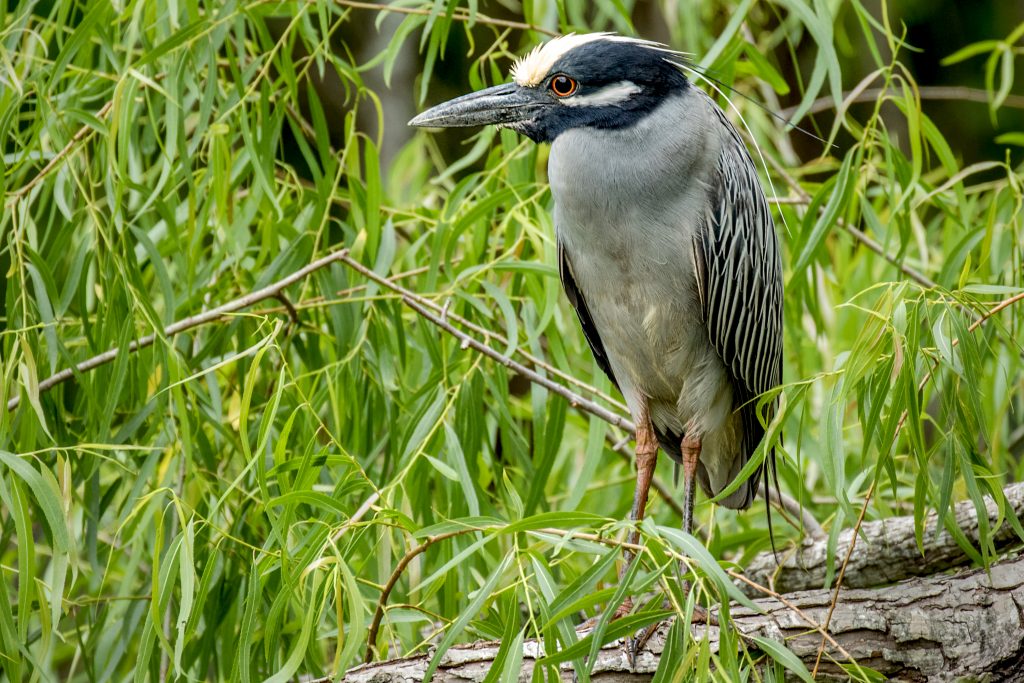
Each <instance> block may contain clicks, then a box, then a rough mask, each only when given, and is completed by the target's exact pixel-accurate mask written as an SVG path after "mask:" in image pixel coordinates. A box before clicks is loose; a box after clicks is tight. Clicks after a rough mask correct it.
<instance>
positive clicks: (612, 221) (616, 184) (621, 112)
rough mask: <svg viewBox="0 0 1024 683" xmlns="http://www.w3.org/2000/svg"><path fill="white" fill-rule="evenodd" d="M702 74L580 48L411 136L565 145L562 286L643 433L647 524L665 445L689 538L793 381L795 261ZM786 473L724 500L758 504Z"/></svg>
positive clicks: (653, 59) (517, 69)
mask: <svg viewBox="0 0 1024 683" xmlns="http://www.w3.org/2000/svg"><path fill="white" fill-rule="evenodd" d="M688 72H689V73H696V72H694V71H692V70H691V69H690V68H689V67H688V66H687V65H686V64H685V63H684V61H683V60H682V55H681V54H680V53H677V52H673V51H671V50H669V49H668V48H666V47H665V46H663V45H661V44H658V43H653V42H650V41H645V40H639V39H635V38H626V37H622V36H618V35H613V34H608V33H593V34H586V35H567V36H563V37H559V38H554V39H552V40H550V41H548V42H546V43H544V44H542V45H540V46H539V47H537V48H536V49H534V50H533V51H532V52H530V53H529V54H528V55H526V56H525V57H523V58H522V59H520V60H519V61H518V62H517V63H516V64H515V66H514V67H513V69H512V79H513V82H512V83H508V84H506V85H499V86H495V87H492V88H487V89H485V90H481V91H478V92H474V93H471V94H468V95H464V96H462V97H458V98H456V99H454V100H451V101H449V102H446V103H444V104H440V105H438V106H436V107H433V108H431V109H428V110H427V111H425V112H423V113H422V114H420V115H419V116H417V117H416V118H414V119H412V121H410V122H409V123H410V125H412V126H420V127H439V128H442V127H443V128H448V127H459V126H480V125H489V124H496V125H498V126H501V127H508V128H511V129H512V130H515V131H517V132H519V133H521V134H523V135H526V136H527V137H529V138H531V139H532V140H534V141H535V142H545V143H550V144H551V153H550V156H549V159H548V180H549V182H550V185H551V194H552V196H553V198H554V207H555V208H554V218H555V229H556V236H557V243H558V267H559V273H560V274H561V280H562V285H563V287H564V289H565V293H566V295H567V297H568V299H569V302H570V303H571V304H572V306H573V308H575V309H576V313H577V315H578V317H579V320H580V324H581V325H582V327H583V332H584V334H585V336H586V338H587V341H588V342H589V343H590V348H591V350H592V351H593V353H594V357H595V358H596V359H597V362H598V365H599V366H600V367H601V369H602V370H604V372H605V373H607V375H608V376H609V377H610V378H611V380H612V382H614V383H615V385H616V386H617V387H618V388H619V390H620V391H621V392H622V395H623V397H624V398H625V399H626V402H627V404H628V405H629V409H630V412H631V413H632V416H633V419H634V421H635V423H636V464H637V482H636V493H635V496H634V500H633V508H632V514H631V516H632V518H633V519H634V520H640V519H641V518H642V517H643V514H644V508H645V506H646V503H647V493H648V488H649V487H650V484H651V478H652V476H653V473H654V466H655V461H656V458H657V451H658V446H659V444H660V446H661V448H663V449H664V450H665V452H666V453H668V455H669V456H670V457H671V458H672V459H674V460H675V461H676V462H678V463H681V464H682V470H683V482H684V489H683V490H684V505H683V510H684V517H683V528H684V529H685V530H686V531H687V532H688V533H690V532H692V530H693V503H694V482H699V483H700V486H701V488H702V489H703V490H704V492H705V493H706V494H707V495H708V496H714V495H717V494H718V493H719V492H720V491H722V490H723V489H724V488H725V487H726V486H727V485H728V484H729V483H730V482H731V481H732V480H733V479H734V478H735V477H736V475H737V474H739V472H740V470H741V469H742V468H743V466H744V465H745V464H746V463H747V462H748V460H749V459H750V458H751V456H752V455H753V454H754V451H755V449H756V448H757V446H758V444H759V443H760V441H761V440H762V438H763V437H764V433H765V430H764V427H763V426H762V422H761V421H760V420H759V419H758V416H757V397H758V396H759V395H760V394H762V393H764V392H766V391H768V390H770V389H772V388H773V387H776V386H777V385H778V384H779V383H780V381H781V376H782V264H781V261H780V257H779V244H778V238H777V236H776V234H775V228H774V225H773V222H772V217H771V213H770V211H769V209H768V203H767V201H766V200H765V195H764V192H763V190H762V188H761V185H760V182H759V180H758V177H757V173H756V171H755V168H754V164H753V162H752V161H751V159H750V156H749V154H748V153H747V150H746V147H745V146H744V144H743V141H742V139H741V138H740V136H739V134H738V133H737V131H736V129H735V128H734V127H733V125H732V123H731V122H730V121H729V119H728V118H727V117H726V116H725V114H724V113H723V112H722V110H721V109H720V108H719V107H718V105H716V104H715V102H714V101H713V100H712V99H711V98H710V97H709V96H708V95H707V94H705V93H704V92H703V91H702V90H701V89H699V88H697V87H695V86H694V85H693V83H691V81H690V79H689V78H688V77H687V75H686V73H688ZM774 411H775V406H774V404H772V405H769V406H768V415H767V417H768V418H769V419H770V418H771V417H772V414H773V413H774ZM772 463H773V459H772V457H771V456H770V455H769V456H768V457H766V458H765V464H764V465H763V466H762V468H759V469H758V470H757V471H755V472H753V474H752V475H751V476H750V477H749V478H748V479H747V480H746V481H745V482H743V483H742V484H740V486H739V488H737V489H736V490H735V491H734V492H733V493H731V494H729V495H727V496H725V497H724V498H723V499H722V500H721V501H720V502H721V504H722V505H725V506H726V507H730V508H735V509H744V508H747V507H749V506H750V504H751V502H752V500H753V498H754V495H755V494H756V492H757V487H758V484H759V482H760V481H761V478H762V472H761V470H762V469H766V468H770V467H771V466H772ZM764 481H765V488H766V489H767V485H768V477H765V480H764ZM766 493H767V491H766ZM765 497H766V498H767V495H766V496H765Z"/></svg>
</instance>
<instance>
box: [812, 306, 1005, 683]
mask: <svg viewBox="0 0 1024 683" xmlns="http://www.w3.org/2000/svg"><path fill="white" fill-rule="evenodd" d="M1022 300H1024V292H1020V293H1018V294H1015V295H1013V296H1011V297H1008V298H1006V299H1003V300H1002V301H1000V302H999V303H998V304H996V305H995V306H993V307H992V308H990V309H989V310H987V311H985V313H983V314H982V315H981V316H980V317H979V318H978V319H977V320H975V321H974V322H973V323H971V324H970V326H968V328H967V333H968V334H971V333H973V332H974V331H975V330H977V329H978V328H979V327H981V326H982V325H983V324H984V323H985V322H986V321H987V320H989V319H991V318H992V317H993V316H994V315H996V314H998V313H999V312H1000V311H1002V310H1004V309H1006V308H1009V307H1010V306H1012V305H1013V304H1015V303H1017V302H1018V301H1022ZM959 344H960V337H957V338H956V339H954V340H953V343H952V344H951V345H950V346H951V347H956V346H958V345H959ZM937 367H938V360H935V362H934V363H933V364H932V367H931V369H929V370H928V372H926V373H925V375H924V377H922V378H921V381H920V382H919V383H918V385H917V390H918V391H919V392H920V391H923V390H924V388H925V386H927V384H928V380H930V379H931V377H932V375H933V374H934V372H935V369H936V368H937ZM908 416H909V412H908V410H907V409H906V408H904V409H903V412H902V413H901V414H900V419H899V422H898V423H897V424H896V429H895V430H894V432H893V442H894V443H895V441H896V439H897V438H899V435H900V433H901V432H902V431H903V426H904V425H905V424H906V423H907V417H908ZM876 481H877V480H875V481H872V482H871V486H870V487H868V491H867V494H866V495H865V496H864V505H862V506H861V509H860V515H858V517H857V524H856V526H854V530H853V536H852V537H851V538H850V547H849V548H847V550H846V557H845V558H844V559H843V565H842V567H841V568H840V570H839V576H837V577H836V587H835V592H834V593H833V595H832V602H831V604H830V605H829V608H828V615H827V616H826V617H825V629H826V630H827V629H828V626H829V623H830V622H831V620H832V612H833V611H835V608H836V603H837V602H838V601H839V589H840V588H841V587H842V585H843V575H844V574H845V573H846V566H847V565H848V564H849V562H850V556H851V555H853V549H854V548H855V547H856V546H857V538H858V535H859V533H860V527H861V524H863V523H864V514H865V512H867V509H868V503H870V502H871V495H872V494H873V493H874V491H875V483H876ZM824 650H825V640H824V639H822V641H821V645H820V646H819V648H818V656H817V658H816V659H815V662H814V671H813V672H812V675H813V676H817V674H818V666H819V665H820V663H821V655H822V653H823V652H824Z"/></svg>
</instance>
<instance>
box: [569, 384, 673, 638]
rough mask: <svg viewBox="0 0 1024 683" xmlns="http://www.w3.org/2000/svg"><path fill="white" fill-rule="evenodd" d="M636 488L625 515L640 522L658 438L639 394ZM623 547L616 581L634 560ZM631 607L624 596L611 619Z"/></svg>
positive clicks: (633, 535)
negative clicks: (631, 502)
mask: <svg viewBox="0 0 1024 683" xmlns="http://www.w3.org/2000/svg"><path fill="white" fill-rule="evenodd" d="M635 452H636V489H635V490H634V492H633V507H632V509H631V510H630V512H629V518H630V519H631V520H632V521H633V522H640V521H641V520H643V518H644V510H645V509H646V508H647V495H648V493H649V491H650V488H651V480H652V479H654V466H655V464H656V463H657V461H658V439H657V437H656V436H655V435H654V425H652V424H651V417H650V412H649V411H648V407H647V397H646V396H643V395H641V396H640V409H639V410H638V411H637V415H636V451H635ZM628 541H629V546H635V545H636V544H637V543H639V542H640V532H639V531H638V530H636V529H634V530H633V531H632V532H630V534H629V539H628ZM629 546H627V547H626V548H624V549H623V552H622V555H623V559H624V560H625V562H623V564H622V567H621V568H620V569H619V581H620V582H621V581H622V580H623V578H624V577H625V576H626V573H627V572H628V571H629V568H630V566H631V565H632V564H633V562H634V561H635V560H636V553H634V552H633V550H632V548H631V547H629ZM632 609H633V597H632V596H629V595H627V596H626V599H625V600H623V601H622V604H620V605H619V607H618V609H616V610H615V614H614V615H612V619H618V618H620V617H624V616H625V615H627V614H629V612H630V610H632ZM596 619H597V617H595V618H593V619H588V620H587V621H586V622H584V623H583V624H581V625H580V626H579V628H580V629H588V628H592V627H593V625H594V624H595V623H597V622H596Z"/></svg>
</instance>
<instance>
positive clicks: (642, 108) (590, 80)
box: [409, 33, 688, 142]
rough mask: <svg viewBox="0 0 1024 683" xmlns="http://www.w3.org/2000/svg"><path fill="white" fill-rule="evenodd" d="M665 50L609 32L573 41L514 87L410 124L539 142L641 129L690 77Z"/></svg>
mask: <svg viewBox="0 0 1024 683" xmlns="http://www.w3.org/2000/svg"><path fill="white" fill-rule="evenodd" d="M680 58H681V56H680V55H679V53H676V52H672V51H670V50H668V49H667V48H665V47H664V46H662V45H659V44H657V43H652V42H649V41H645V40H638V39H635V38H624V37H622V36H616V35H612V34H608V33H591V34H586V35H568V36H563V37H561V38H555V39H553V40H550V41H548V42H547V43H544V44H543V45H541V46H540V47H538V48H536V49H535V50H533V51H532V52H531V53H530V54H528V55H527V56H525V57H523V58H522V59H520V60H519V61H518V62H516V64H515V66H514V67H513V68H512V78H513V82H512V83H509V84H506V85H499V86H495V87H493V88H487V89H486V90H481V91H478V92H475V93H470V94H469V95H463V96H462V97H458V98H456V99H454V100H451V101H449V102H446V103H444V104H440V105H438V106H436V107H433V108H432V109H428V110H427V111H425V112H423V113H422V114H420V115H419V116H417V117H416V118H414V119H413V120H412V121H410V122H409V125H412V126H422V127H437V128H452V127H458V126H479V125H488V124H497V125H499V126H502V127H507V128H511V129H513V130H516V131H518V132H520V133H522V134H523V135H526V136H528V137H530V138H531V139H532V140H534V141H536V142H551V141H552V140H554V139H555V138H556V137H558V135H559V134H560V133H562V132H564V131H566V130H569V129H571V128H582V127H591V128H604V129H609V128H624V127H629V126H632V125H635V124H636V122H637V121H639V120H640V119H642V118H643V117H644V116H646V115H647V114H648V113H650V112H651V111H653V110H654V109H655V108H657V106H658V105H659V104H660V103H661V102H662V101H663V100H664V99H665V98H666V97H669V96H670V95H672V94H673V93H676V92H679V91H681V90H683V89H685V88H686V87H687V85H688V83H687V80H686V77H685V76H683V74H682V73H681V72H680V70H679V67H678V66H676V65H675V64H673V63H672V60H673V59H676V60H678V59H680Z"/></svg>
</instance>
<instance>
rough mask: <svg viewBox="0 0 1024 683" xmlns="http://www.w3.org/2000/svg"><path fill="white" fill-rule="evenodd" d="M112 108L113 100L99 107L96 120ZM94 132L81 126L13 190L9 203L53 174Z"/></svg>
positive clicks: (101, 118) (87, 127)
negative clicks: (28, 179)
mask: <svg viewBox="0 0 1024 683" xmlns="http://www.w3.org/2000/svg"><path fill="white" fill-rule="evenodd" d="M113 106H114V100H110V101H109V102H107V103H106V104H104V105H103V106H102V107H100V110H99V111H97V112H96V118H97V119H99V120H103V119H104V118H105V117H106V116H107V114H109V113H110V110H111V108H113ZM94 132H96V131H95V129H94V128H92V127H90V126H82V127H81V128H79V129H78V132H77V133H75V134H74V135H72V136H71V139H70V140H68V143H67V144H66V145H64V147H63V148H62V149H61V150H60V151H59V152H57V153H56V154H55V155H53V158H52V159H50V160H49V161H48V162H47V163H46V165H45V166H43V168H42V169H41V170H40V171H39V173H37V174H36V175H35V177H34V178H32V180H30V181H28V182H27V183H25V184H24V185H22V186H21V187H19V188H18V189H17V190H14V191H13V192H11V193H10V194H9V195H8V196H9V197H10V198H11V201H10V203H11V204H13V203H15V202H17V201H18V200H19V199H21V198H22V197H24V196H25V195H27V194H28V193H29V192H31V191H32V188H33V187H35V186H36V185H38V184H39V183H41V182H42V181H43V179H44V178H45V177H46V176H48V175H50V173H51V172H53V170H54V169H55V168H57V166H59V165H60V162H61V161H63V160H64V158H65V157H66V156H68V155H69V154H71V152H72V150H74V149H75V147H76V146H77V145H78V143H79V142H81V141H82V140H84V139H85V138H86V137H89V135H90V133H94Z"/></svg>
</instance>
